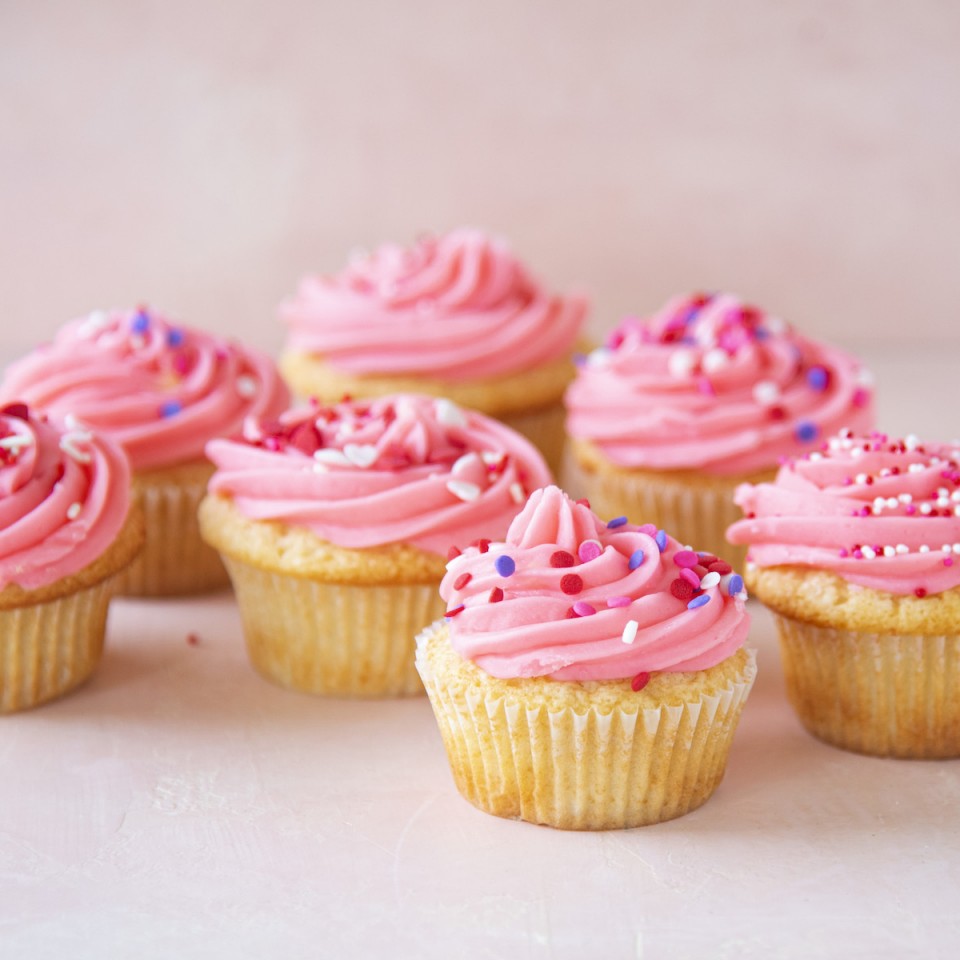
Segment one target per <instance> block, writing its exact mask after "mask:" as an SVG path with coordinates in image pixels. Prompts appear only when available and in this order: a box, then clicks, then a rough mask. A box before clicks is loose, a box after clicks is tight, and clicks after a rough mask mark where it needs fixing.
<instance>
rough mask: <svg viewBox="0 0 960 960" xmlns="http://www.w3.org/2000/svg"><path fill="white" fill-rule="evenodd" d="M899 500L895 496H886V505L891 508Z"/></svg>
mask: <svg viewBox="0 0 960 960" xmlns="http://www.w3.org/2000/svg"><path fill="white" fill-rule="evenodd" d="M899 502H900V501H899V500H897V498H896V497H887V506H888V507H889V508H890V509H891V510H893V509H894V507H896V506H897V505H898V504H899Z"/></svg>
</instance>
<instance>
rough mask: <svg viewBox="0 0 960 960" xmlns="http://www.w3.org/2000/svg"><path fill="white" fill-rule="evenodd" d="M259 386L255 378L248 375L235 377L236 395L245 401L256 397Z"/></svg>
mask: <svg viewBox="0 0 960 960" xmlns="http://www.w3.org/2000/svg"><path fill="white" fill-rule="evenodd" d="M259 388H260V384H259V382H258V381H257V378H256V377H251V376H250V374H249V373H244V374H241V375H240V376H239V377H237V393H239V394H240V396H241V397H243V398H244V399H245V400H250V399H251V398H252V397H255V396H256V395H257V390H258V389H259Z"/></svg>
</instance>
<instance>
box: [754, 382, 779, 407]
mask: <svg viewBox="0 0 960 960" xmlns="http://www.w3.org/2000/svg"><path fill="white" fill-rule="evenodd" d="M753 399H754V400H755V401H756V402H757V403H759V404H760V406H761V407H770V406H773V404H775V403H776V402H777V401H778V400H779V399H780V387H778V386H777V384H775V383H774V382H773V381H772V380H761V381H760V382H759V383H755V384H754V385H753Z"/></svg>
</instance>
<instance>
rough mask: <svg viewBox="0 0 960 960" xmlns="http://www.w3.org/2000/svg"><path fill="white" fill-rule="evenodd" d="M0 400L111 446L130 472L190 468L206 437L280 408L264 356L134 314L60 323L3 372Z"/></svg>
mask: <svg viewBox="0 0 960 960" xmlns="http://www.w3.org/2000/svg"><path fill="white" fill-rule="evenodd" d="M0 397H2V398H4V399H6V400H9V399H12V398H20V399H24V400H26V401H27V402H28V403H30V404H34V405H37V406H41V407H43V409H44V410H47V411H48V412H51V413H54V414H59V415H61V416H65V415H66V414H68V413H70V414H74V415H75V416H76V417H78V418H79V419H81V420H83V421H84V422H85V423H88V424H90V425H91V426H92V427H93V428H94V429H96V430H97V431H99V432H101V433H103V434H104V435H106V436H109V437H110V438H111V439H112V440H115V441H116V442H117V443H119V444H120V445H121V446H122V447H123V449H124V451H125V452H126V454H127V456H128V458H129V459H130V463H131V465H132V466H133V469H134V470H148V469H152V468H155V467H167V466H173V465H175V464H178V463H184V462H188V461H191V460H200V459H202V458H203V448H204V445H205V444H206V442H207V441H208V440H209V439H211V437H216V436H230V435H233V434H237V433H239V431H240V428H241V426H242V424H243V419H244V417H245V416H247V415H254V416H275V415H276V414H278V413H279V412H280V411H281V410H283V409H284V408H285V407H286V406H287V404H288V403H289V394H288V392H287V389H286V387H285V386H284V384H283V382H282V381H281V380H280V378H279V375H278V374H277V372H276V369H275V367H274V364H273V361H271V360H270V359H269V358H268V357H267V356H266V355H264V354H261V353H259V352H257V351H254V350H249V349H247V348H244V347H241V346H239V345H238V344H235V343H231V342H229V341H226V340H221V339H219V338H217V337H214V336H212V335H210V334H207V333H204V332H201V331H199V330H193V329H189V328H187V327H182V326H178V325H175V324H173V323H171V322H170V321H169V320H167V319H166V318H165V317H163V316H161V315H160V314H158V313H155V312H152V311H147V310H146V309H142V308H141V309H139V310H135V311H113V312H110V313H95V314H91V315H90V316H88V317H85V318H81V319H78V320H74V321H72V322H70V323H68V324H66V325H65V326H64V327H62V328H61V329H60V331H59V332H58V333H57V335H56V337H55V338H54V340H53V342H52V343H50V344H47V345H45V346H41V347H39V348H37V349H36V350H34V351H33V352H32V353H30V354H28V355H27V356H25V357H23V358H22V359H20V360H18V361H16V362H15V363H13V364H11V365H10V367H9V368H8V369H7V372H6V375H5V377H4V380H3V383H2V384H0Z"/></svg>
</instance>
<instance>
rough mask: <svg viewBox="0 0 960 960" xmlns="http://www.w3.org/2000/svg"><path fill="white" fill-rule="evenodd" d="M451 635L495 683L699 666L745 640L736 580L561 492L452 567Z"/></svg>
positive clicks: (445, 592) (445, 589)
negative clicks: (501, 537)
mask: <svg viewBox="0 0 960 960" xmlns="http://www.w3.org/2000/svg"><path fill="white" fill-rule="evenodd" d="M440 593H441V595H442V597H443V598H444V600H445V601H446V602H447V604H448V610H447V615H448V617H450V618H451V620H450V640H451V643H452V644H453V647H454V649H455V650H456V651H457V652H458V653H459V654H460V655H461V656H462V657H464V658H466V659H469V660H472V661H474V662H475V663H476V664H477V666H478V667H480V668H481V669H483V670H485V671H486V672H487V673H489V674H491V675H492V676H494V677H500V678H509V677H540V676H546V677H551V678H552V679H555V680H615V679H623V678H627V677H636V676H637V675H640V674H643V673H648V672H650V671H677V670H702V669H706V668H707V667H711V666H713V665H714V664H717V663H719V662H720V661H721V660H724V659H725V658H727V657H728V656H730V655H731V654H732V653H734V652H735V651H736V650H737V649H738V648H739V647H740V646H741V645H742V644H743V642H744V639H745V638H746V633H747V627H748V625H749V617H748V615H747V613H746V610H745V599H746V593H745V592H744V590H743V581H742V580H741V579H740V577H739V576H738V575H737V574H734V573H733V572H732V571H731V570H730V567H729V565H728V564H726V563H724V562H723V561H722V560H718V559H717V558H716V557H714V556H712V555H710V554H697V553H694V552H693V551H692V550H689V549H686V548H683V547H681V545H680V544H679V543H677V541H676V540H674V539H673V538H672V537H670V536H668V535H667V534H666V533H665V532H664V531H663V530H657V529H656V527H654V526H652V525H649V524H648V525H645V526H635V525H633V524H631V523H628V522H627V521H626V519H625V518H623V517H617V518H615V519H612V520H610V521H607V522H604V521H602V520H600V519H599V518H598V517H597V516H596V515H595V514H594V513H593V512H592V511H591V510H590V508H589V507H588V506H587V505H586V503H585V502H584V501H577V502H576V503H574V502H573V501H572V500H570V499H569V498H568V497H567V495H566V494H565V493H564V492H563V491H562V490H560V489H558V488H557V487H546V488H545V489H543V490H537V491H534V493H533V494H532V495H531V496H530V499H529V500H528V502H527V504H526V506H525V507H524V508H523V510H522V511H521V513H520V514H519V515H518V516H517V518H516V519H515V520H514V521H513V523H511V525H510V529H509V530H508V531H507V536H506V540H505V541H504V542H502V543H489V542H486V541H484V542H482V543H480V544H479V545H477V546H471V547H469V548H467V549H466V550H464V551H463V553H462V554H461V555H460V556H458V557H455V558H454V559H453V560H451V561H450V563H448V565H447V574H446V576H445V577H444V578H443V582H442V583H441V585H440Z"/></svg>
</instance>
